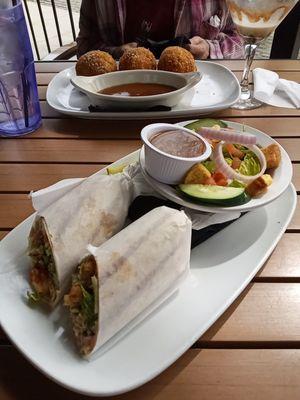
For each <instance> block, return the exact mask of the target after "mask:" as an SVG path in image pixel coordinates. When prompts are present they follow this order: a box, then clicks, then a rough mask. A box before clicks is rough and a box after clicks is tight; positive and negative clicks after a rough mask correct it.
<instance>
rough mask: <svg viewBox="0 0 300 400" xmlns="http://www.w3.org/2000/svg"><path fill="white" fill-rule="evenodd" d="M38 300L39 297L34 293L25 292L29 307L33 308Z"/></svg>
mask: <svg viewBox="0 0 300 400" xmlns="http://www.w3.org/2000/svg"><path fill="white" fill-rule="evenodd" d="M40 300H41V298H40V295H39V294H38V293H37V292H36V291H32V292H29V291H27V301H28V304H29V305H30V306H35V305H36V304H37V303H39V302H40Z"/></svg>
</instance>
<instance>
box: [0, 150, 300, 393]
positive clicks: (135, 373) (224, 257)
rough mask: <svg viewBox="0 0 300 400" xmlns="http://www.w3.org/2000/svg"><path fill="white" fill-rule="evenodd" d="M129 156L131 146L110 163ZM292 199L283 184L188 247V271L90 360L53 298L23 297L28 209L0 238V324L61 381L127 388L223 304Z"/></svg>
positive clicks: (89, 388)
mask: <svg viewBox="0 0 300 400" xmlns="http://www.w3.org/2000/svg"><path fill="white" fill-rule="evenodd" d="M137 159H138V152H135V153H133V154H132V155H129V156H127V157H125V158H124V159H123V160H120V161H119V162H118V163H120V164H124V163H131V162H133V161H135V160H137ZM118 163H115V165H116V164H118ZM296 202H297V196H296V192H295V189H294V187H293V186H292V185H290V186H289V187H288V189H287V190H286V191H285V192H284V193H283V194H282V196H280V197H279V198H278V199H277V200H275V201H274V202H273V203H272V204H270V205H269V206H268V207H262V208H259V209H257V210H255V211H253V212H251V213H248V214H247V215H245V216H243V217H242V218H241V219H239V220H237V221H235V222H234V223H233V224H231V225H230V226H228V227H227V228H226V229H224V230H223V231H221V232H219V233H218V234H216V235H215V236H213V237H212V238H210V239H209V240H207V241H206V242H205V243H202V244H201V245H199V246H198V247H196V248H195V249H194V250H193V251H192V256H191V273H190V275H189V276H188V278H187V279H186V280H185V282H184V283H183V284H182V286H181V287H180V289H179V291H178V292H177V293H176V294H175V295H174V296H173V297H171V298H170V299H169V300H168V301H166V302H165V303H164V304H163V305H162V306H161V307H160V308H159V309H157V310H156V311H154V312H153V313H152V314H151V315H150V316H149V317H148V318H147V319H146V320H144V321H143V322H141V323H140V324H139V325H138V326H136V327H135V329H134V330H133V331H131V332H130V333H129V334H128V335H127V336H125V337H124V338H123V339H122V340H121V341H119V342H118V343H117V344H115V346H114V347H113V348H111V349H109V350H108V351H107V352H106V353H104V354H102V355H101V356H100V357H99V358H97V359H96V360H94V361H91V362H87V361H85V360H82V359H81V358H80V357H79V356H77V353H76V351H75V349H74V347H73V344H72V343H73V342H72V339H71V337H70V335H69V334H68V329H69V327H68V324H67V323H66V319H65V311H64V310H63V309H62V307H61V306H59V307H58V308H57V309H56V310H55V311H54V312H52V313H50V314H45V313H44V312H42V311H40V310H38V309H34V310H32V309H31V308H29V307H28V305H27V303H26V300H25V293H26V290H27V289H28V283H27V278H28V268H29V260H28V257H27V256H26V255H25V252H26V246H27V235H28V233H29V230H30V226H31V224H32V221H33V216H31V217H29V218H27V219H26V220H25V221H24V222H23V223H22V224H20V225H19V226H18V227H17V228H15V229H14V230H13V231H12V232H11V233H9V234H8V235H7V236H6V237H5V238H4V239H3V240H2V241H1V243H0V260H1V267H0V271H1V272H0V323H1V326H2V328H3V330H4V331H5V332H6V334H7V335H8V336H9V338H10V339H11V340H12V341H13V343H14V344H15V345H16V347H17V348H18V349H19V350H20V351H21V352H22V353H23V355H24V356H25V357H26V358H27V359H28V360H29V361H30V362H31V363H32V364H33V365H35V366H36V367H37V368H38V369H39V370H40V371H41V372H43V373H44V374H45V375H47V376H48V377H49V378H50V379H52V380H54V381H55V382H57V383H59V384H60V385H62V386H64V387H66V388H69V389H71V390H74V391H76V392H79V393H83V394H87V395H92V396H105V395H115V394H118V393H122V392H126V391H129V390H131V389H134V388H136V387H138V386H140V385H142V384H144V383H146V382H147V381H149V380H150V379H152V378H154V377H155V376H157V375H158V374H159V373H160V372H162V371H163V370H164V369H165V368H167V367H168V366H169V365H171V364H172V363H173V362H174V361H175V360H176V359H177V358H179V357H180V356H181V355H182V354H183V353H184V352H185V351H186V350H187V349H188V348H189V347H190V346H191V345H192V344H193V343H194V342H195V341H196V340H197V339H198V338H199V337H200V336H201V335H202V334H203V333H204V332H205V331H206V330H207V329H208V328H209V327H210V326H211V325H212V324H213V323H214V321H215V320H216V319H217V318H218V317H219V316H220V315H221V314H222V313H223V312H224V311H225V310H226V309H227V307H229V306H230V304H231V303H232V302H233V301H234V300H235V298H236V297H237V296H238V295H239V293H240V292H241V291H242V290H243V289H244V288H245V286H246V285H247V284H248V283H249V282H250V280H251V278H252V277H253V276H254V275H255V274H256V272H257V271H258V270H259V268H260V267H261V266H262V265H263V263H264V262H265V261H266V259H267V257H269V255H270V254H271V252H272V250H273V249H274V247H275V246H276V244H277V242H278V241H279V239H280V237H281V236H282V234H283V232H284V231H285V229H286V227H287V225H288V224H289V222H290V220H291V218H292V216H293V213H294V211H295V207H296ZM241 232H246V233H247V234H244V235H242V236H241ZM241 238H243V239H242V240H241ZM216 248H218V251H217V252H216V251H215V249H216ZM174 332H176V334H174Z"/></svg>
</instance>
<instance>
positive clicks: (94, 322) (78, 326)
mask: <svg viewBox="0 0 300 400" xmlns="http://www.w3.org/2000/svg"><path fill="white" fill-rule="evenodd" d="M97 298H98V279H97V268H96V262H95V259H94V257H93V256H88V257H86V258H85V259H83V261H82V262H81V263H80V265H79V267H78V270H77V272H76V273H75V274H74V275H73V278H72V286H71V289H70V292H69V294H67V295H65V296H64V304H65V306H67V307H69V309H70V313H71V319H72V324H73V332H74V335H75V339H76V343H77V346H78V348H79V350H80V352H81V353H82V354H84V355H87V354H89V353H90V352H91V351H92V350H93V348H94V346H95V344H96V338H97V326H98V300H97Z"/></svg>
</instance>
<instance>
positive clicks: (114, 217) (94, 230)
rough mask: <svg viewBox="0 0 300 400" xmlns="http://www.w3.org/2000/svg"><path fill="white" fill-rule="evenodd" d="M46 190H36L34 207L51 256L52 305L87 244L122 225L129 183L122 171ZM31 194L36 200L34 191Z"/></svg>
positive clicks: (95, 242)
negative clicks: (42, 223)
mask: <svg viewBox="0 0 300 400" xmlns="http://www.w3.org/2000/svg"><path fill="white" fill-rule="evenodd" d="M46 193H47V195H45V194H44V193H43V191H40V195H39V202H38V206H37V204H35V206H36V207H37V208H38V209H39V212H38V215H37V218H39V217H43V218H44V221H45V224H46V231H47V236H48V239H49V241H50V244H51V248H52V254H53V257H54V262H55V267H56V271H57V276H58V282H59V289H60V290H59V294H58V296H57V298H56V300H55V302H54V304H56V303H57V301H58V300H59V299H60V298H61V295H62V294H63V292H64V290H65V288H66V287H67V286H68V285H69V283H70V281H71V275H72V273H73V271H74V268H75V267H76V265H77V264H78V263H79V262H80V260H81V259H82V258H83V257H84V255H85V254H87V250H86V247H87V245H88V244H93V245H94V246H99V245H100V244H102V243H103V242H105V241H106V240H107V239H109V238H110V237H112V236H113V235H114V234H115V233H117V232H119V231H120V230H121V229H122V228H123V226H124V223H125V220H126V217H127V213H128V207H129V205H130V203H131V201H132V195H133V185H132V181H131V180H130V179H129V178H128V177H127V176H125V175H123V174H116V175H103V174H95V175H92V176H91V177H89V178H87V179H84V180H81V181H77V182H73V184H72V186H70V185H69V186H68V188H67V189H66V187H61V186H60V185H56V188H55V187H54V186H53V187H52V190H51V189H50V190H47V191H46ZM58 193H59V195H58ZM32 197H33V199H37V196H35V195H34V194H33V196H32ZM53 199H54V200H55V201H53ZM49 203H50V205H48V204H49ZM45 206H46V207H45ZM54 304H53V305H54Z"/></svg>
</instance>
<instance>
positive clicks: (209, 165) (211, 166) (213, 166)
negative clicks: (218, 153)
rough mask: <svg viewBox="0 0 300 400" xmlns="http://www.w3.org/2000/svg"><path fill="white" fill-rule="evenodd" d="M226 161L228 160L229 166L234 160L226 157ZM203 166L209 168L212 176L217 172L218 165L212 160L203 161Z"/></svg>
mask: <svg viewBox="0 0 300 400" xmlns="http://www.w3.org/2000/svg"><path fill="white" fill-rule="evenodd" d="M225 160H226V162H227V164H228V165H231V164H232V159H231V158H229V157H227V158H226V157H225ZM201 164H202V165H204V167H205V168H207V169H208V170H209V172H210V173H211V174H212V173H214V172H215V170H216V164H215V162H214V161H212V160H207V161H203V162H202V163H201Z"/></svg>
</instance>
